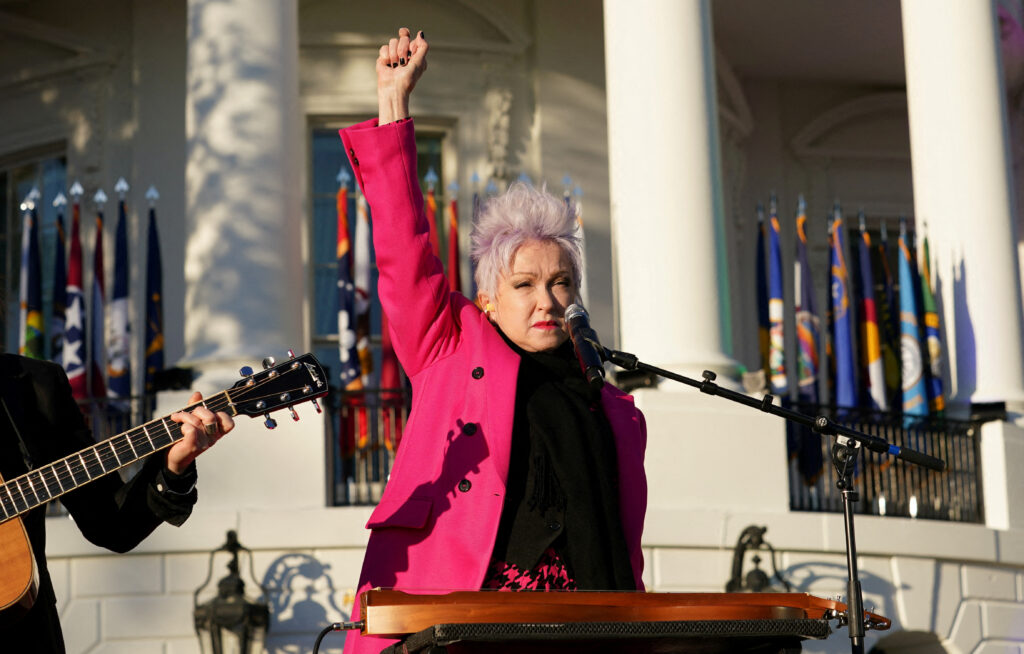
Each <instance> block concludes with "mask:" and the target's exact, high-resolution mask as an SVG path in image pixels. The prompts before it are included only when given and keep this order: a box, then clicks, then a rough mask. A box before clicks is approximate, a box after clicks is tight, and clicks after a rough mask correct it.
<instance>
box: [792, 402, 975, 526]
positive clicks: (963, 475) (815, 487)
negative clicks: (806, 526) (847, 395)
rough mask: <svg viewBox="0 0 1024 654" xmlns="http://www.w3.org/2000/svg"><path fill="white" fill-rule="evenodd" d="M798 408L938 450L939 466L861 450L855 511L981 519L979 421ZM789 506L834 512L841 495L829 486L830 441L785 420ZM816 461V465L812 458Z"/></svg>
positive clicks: (933, 451) (909, 444) (893, 439)
mask: <svg viewBox="0 0 1024 654" xmlns="http://www.w3.org/2000/svg"><path fill="white" fill-rule="evenodd" d="M795 408H796V409H797V410H799V411H800V412H802V413H807V414H811V415H819V414H824V415H826V416H828V417H830V418H831V419H833V420H834V421H836V422H837V423H839V424H842V425H845V426H847V427H850V428H852V429H856V430H858V431H861V432H863V433H866V434H870V435H872V436H878V437H879V438H883V439H885V440H886V441H888V442H889V443H892V444H894V445H897V446H899V447H902V448H909V449H913V450H917V451H919V452H923V453H925V454H929V455H931V456H934V457H938V458H940V459H942V460H943V461H945V462H946V469H945V470H944V471H942V472H935V471H931V470H926V469H924V468H922V467H920V466H916V465H913V464H909V463H906V462H904V461H897V460H896V459H895V458H893V457H891V456H888V455H883V454H879V453H877V452H870V451H867V450H864V449H862V450H861V452H860V456H859V457H858V461H857V468H856V470H855V473H854V484H855V486H856V489H857V491H858V492H859V494H860V501H859V502H858V503H857V504H856V505H855V506H856V510H857V512H858V513H864V514H868V515H882V516H901V517H911V518H926V519H931V520H949V521H954V522H972V523H983V522H984V521H985V512H984V502H983V498H982V493H981V459H980V456H979V450H978V447H979V437H980V434H981V424H982V423H981V421H973V420H951V419H947V418H939V417H912V416H905V415H901V414H894V413H882V412H877V411H865V410H847V409H844V410H842V411H841V412H837V411H836V410H835V409H834V408H832V409H827V408H823V407H811V406H798V407H795ZM787 438H788V444H789V452H790V467H789V478H790V508H791V509H792V510H793V511H823V512H839V513H841V512H842V510H843V505H842V496H841V495H840V493H839V490H838V489H837V488H836V486H835V481H836V474H835V470H834V468H833V466H832V459H831V448H832V445H833V444H834V440H833V439H832V438H830V437H822V436H820V435H818V434H815V433H812V432H809V431H808V430H806V429H805V428H802V427H799V426H796V425H794V424H792V423H790V424H789V425H788V427H787ZM819 463H820V465H817V464H819Z"/></svg>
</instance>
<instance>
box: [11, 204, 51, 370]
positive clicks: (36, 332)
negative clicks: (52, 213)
mask: <svg viewBox="0 0 1024 654" xmlns="http://www.w3.org/2000/svg"><path fill="white" fill-rule="evenodd" d="M38 197H39V190H38V189H35V188H33V189H32V192H30V193H29V195H28V197H26V198H25V202H23V203H22V205H21V208H22V210H23V211H24V212H25V215H24V221H23V223H22V225H23V226H22V232H21V280H20V292H19V297H18V304H19V307H20V309H21V311H20V329H19V332H18V353H19V354H21V355H22V356H26V357H30V358H32V359H42V358H44V357H45V353H44V347H45V343H44V341H43V338H44V334H43V269H42V259H41V258H40V256H39V214H38V212H37V211H36V201H37V199H38Z"/></svg>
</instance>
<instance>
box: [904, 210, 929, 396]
mask: <svg viewBox="0 0 1024 654" xmlns="http://www.w3.org/2000/svg"><path fill="white" fill-rule="evenodd" d="M899 246H900V267H899V270H900V360H901V364H902V365H901V377H902V379H903V413H905V414H908V415H918V416H923V415H927V413H928V391H927V390H926V389H925V383H924V365H923V359H922V357H921V335H920V332H919V328H918V323H917V298H916V297H915V296H914V276H913V270H914V264H913V253H912V251H911V249H910V246H909V244H908V237H907V221H906V219H904V218H900V241H899Z"/></svg>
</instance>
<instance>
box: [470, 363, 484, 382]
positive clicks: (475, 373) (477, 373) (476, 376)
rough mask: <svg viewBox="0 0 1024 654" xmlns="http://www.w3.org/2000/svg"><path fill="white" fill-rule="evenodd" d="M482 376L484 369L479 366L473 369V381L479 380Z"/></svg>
mask: <svg viewBox="0 0 1024 654" xmlns="http://www.w3.org/2000/svg"><path fill="white" fill-rule="evenodd" d="M483 376H484V369H483V368H481V367H480V366H477V367H476V368H473V379H480V378H481V377H483Z"/></svg>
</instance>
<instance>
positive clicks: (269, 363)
mask: <svg viewBox="0 0 1024 654" xmlns="http://www.w3.org/2000/svg"><path fill="white" fill-rule="evenodd" d="M275 363H277V361H275V360H274V357H267V358H266V359H264V360H263V369H264V370H266V369H267V368H273V367H274V364H275Z"/></svg>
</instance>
